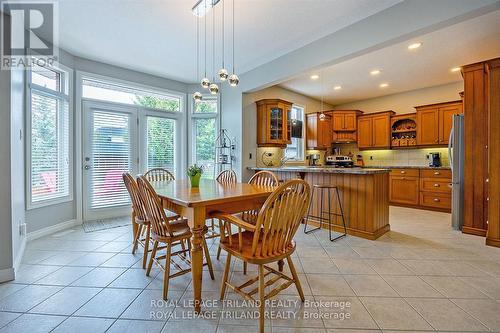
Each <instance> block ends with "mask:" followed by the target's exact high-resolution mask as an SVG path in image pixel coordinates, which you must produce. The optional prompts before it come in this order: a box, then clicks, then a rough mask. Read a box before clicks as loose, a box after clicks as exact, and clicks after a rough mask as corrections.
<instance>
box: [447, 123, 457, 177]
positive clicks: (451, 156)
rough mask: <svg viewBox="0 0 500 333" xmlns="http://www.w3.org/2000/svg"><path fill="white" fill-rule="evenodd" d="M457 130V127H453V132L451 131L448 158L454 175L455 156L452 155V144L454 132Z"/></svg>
mask: <svg viewBox="0 0 500 333" xmlns="http://www.w3.org/2000/svg"><path fill="white" fill-rule="evenodd" d="M454 130H455V126H453V127H452V128H451V131H450V137H449V138H448V158H449V160H450V168H451V172H452V173H453V154H452V150H451V148H452V142H453V132H454Z"/></svg>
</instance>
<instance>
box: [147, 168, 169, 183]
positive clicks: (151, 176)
mask: <svg viewBox="0 0 500 333" xmlns="http://www.w3.org/2000/svg"><path fill="white" fill-rule="evenodd" d="M144 177H146V179H147V180H148V181H150V182H165V181H171V180H175V177H174V175H173V174H172V173H171V172H170V171H168V170H167V169H163V168H154V169H150V170H148V172H146V173H145V174H144Z"/></svg>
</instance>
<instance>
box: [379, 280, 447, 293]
mask: <svg viewBox="0 0 500 333" xmlns="http://www.w3.org/2000/svg"><path fill="white" fill-rule="evenodd" d="M384 280H385V281H386V282H387V283H388V284H389V285H390V286H391V287H392V288H393V289H394V290H395V291H396V292H397V293H398V294H399V295H400V296H401V297H434V298H441V297H444V296H443V295H442V294H440V293H439V292H438V291H437V290H436V289H434V288H432V287H431V286H430V285H429V284H427V283H425V282H424V281H423V280H422V279H421V278H420V277H418V276H384Z"/></svg>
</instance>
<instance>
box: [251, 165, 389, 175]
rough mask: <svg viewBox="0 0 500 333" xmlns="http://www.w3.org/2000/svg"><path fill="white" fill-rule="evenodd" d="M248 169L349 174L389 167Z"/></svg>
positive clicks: (253, 168) (384, 171)
mask: <svg viewBox="0 0 500 333" xmlns="http://www.w3.org/2000/svg"><path fill="white" fill-rule="evenodd" d="M248 169H249V170H254V171H262V170H267V171H273V172H322V173H342V174H351V175H356V174H358V175H371V174H378V173H388V172H389V171H390V170H389V169H381V168H359V167H354V168H335V167H331V166H305V165H297V166H283V167H249V168H248Z"/></svg>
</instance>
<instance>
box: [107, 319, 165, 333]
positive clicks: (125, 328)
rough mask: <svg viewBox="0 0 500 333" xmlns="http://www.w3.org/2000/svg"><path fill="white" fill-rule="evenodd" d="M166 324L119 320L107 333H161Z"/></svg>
mask: <svg viewBox="0 0 500 333" xmlns="http://www.w3.org/2000/svg"><path fill="white" fill-rule="evenodd" d="M164 325H165V323H163V322H160V321H145V320H121V319H119V320H117V321H116V322H115V323H114V324H113V325H112V326H111V327H110V328H109V329H108V330H107V331H106V333H137V332H147V333H160V332H161V330H162V328H163V326H164Z"/></svg>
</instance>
